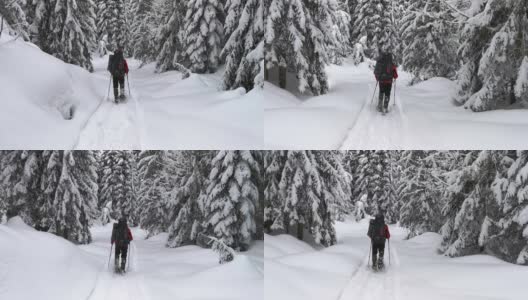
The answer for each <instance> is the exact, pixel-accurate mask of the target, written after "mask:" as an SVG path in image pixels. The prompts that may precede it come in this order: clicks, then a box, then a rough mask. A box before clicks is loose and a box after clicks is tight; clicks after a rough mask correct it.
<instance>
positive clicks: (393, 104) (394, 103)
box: [392, 80, 397, 107]
mask: <svg viewBox="0 0 528 300" xmlns="http://www.w3.org/2000/svg"><path fill="white" fill-rule="evenodd" d="M396 82H397V80H394V102H393V103H392V106H393V107H394V106H395V105H396Z"/></svg>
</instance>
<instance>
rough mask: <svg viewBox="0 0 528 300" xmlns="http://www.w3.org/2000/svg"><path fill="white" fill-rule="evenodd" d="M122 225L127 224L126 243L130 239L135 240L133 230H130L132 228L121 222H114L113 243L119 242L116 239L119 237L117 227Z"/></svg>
mask: <svg viewBox="0 0 528 300" xmlns="http://www.w3.org/2000/svg"><path fill="white" fill-rule="evenodd" d="M121 225H122V226H126V232H127V237H126V239H127V240H126V241H125V242H126V244H128V243H130V241H132V240H133V238H132V232H131V231H130V228H129V227H128V226H127V225H126V224H119V223H118V224H114V228H112V239H111V242H112V244H113V243H115V242H119V241H117V240H116V239H117V228H118V227H119V226H121Z"/></svg>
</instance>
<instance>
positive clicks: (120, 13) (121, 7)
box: [98, 0, 128, 51]
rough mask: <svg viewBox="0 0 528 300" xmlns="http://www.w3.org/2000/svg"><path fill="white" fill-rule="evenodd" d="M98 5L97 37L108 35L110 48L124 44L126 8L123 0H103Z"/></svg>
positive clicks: (125, 39)
mask: <svg viewBox="0 0 528 300" xmlns="http://www.w3.org/2000/svg"><path fill="white" fill-rule="evenodd" d="M100 2H104V3H100V6H99V16H98V18H99V19H98V31H99V34H100V36H99V38H100V39H101V38H102V37H103V36H105V35H107V36H108V45H109V48H110V50H112V51H113V50H115V48H116V47H117V46H123V47H124V46H126V41H127V38H126V33H127V30H128V28H127V25H128V24H127V21H126V8H125V0H103V1H100Z"/></svg>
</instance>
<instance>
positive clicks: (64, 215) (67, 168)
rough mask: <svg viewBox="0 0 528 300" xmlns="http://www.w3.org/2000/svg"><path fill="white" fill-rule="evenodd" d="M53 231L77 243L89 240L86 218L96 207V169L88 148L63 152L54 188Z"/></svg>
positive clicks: (87, 218) (93, 213) (88, 217)
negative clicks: (60, 168)
mask: <svg viewBox="0 0 528 300" xmlns="http://www.w3.org/2000/svg"><path fill="white" fill-rule="evenodd" d="M53 204H54V207H55V209H56V210H57V215H56V219H55V232H56V234H57V235H59V236H62V237H63V238H65V239H67V240H70V241H72V242H75V243H79V244H87V243H90V242H91V241H92V237H91V234H90V229H89V226H90V221H91V219H92V218H93V217H95V212H96V207H97V170H96V168H95V158H94V156H93V153H92V152H90V151H65V152H64V154H63V159H62V172H61V177H60V180H59V185H58V187H57V190H56V194H55V199H54V203H53Z"/></svg>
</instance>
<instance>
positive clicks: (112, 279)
mask: <svg viewBox="0 0 528 300" xmlns="http://www.w3.org/2000/svg"><path fill="white" fill-rule="evenodd" d="M129 250H132V251H131V253H130V255H131V256H130V257H129V259H130V261H131V263H130V266H129V270H128V271H127V273H126V274H123V275H121V274H115V273H114V272H113V260H114V253H112V257H111V259H110V267H107V265H106V263H107V262H106V261H105V266H104V268H103V270H102V271H101V273H100V274H99V275H98V279H97V283H96V285H95V287H94V288H93V290H92V292H91V293H90V295H89V296H88V298H87V300H111V299H112V300H120V299H123V300H124V299H137V300H150V299H151V298H150V296H149V295H148V294H147V293H146V289H145V286H144V280H143V278H142V275H141V271H140V269H139V268H137V256H138V252H137V247H136V245H135V243H131V245H130V247H129ZM113 251H114V250H112V252H113Z"/></svg>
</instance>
